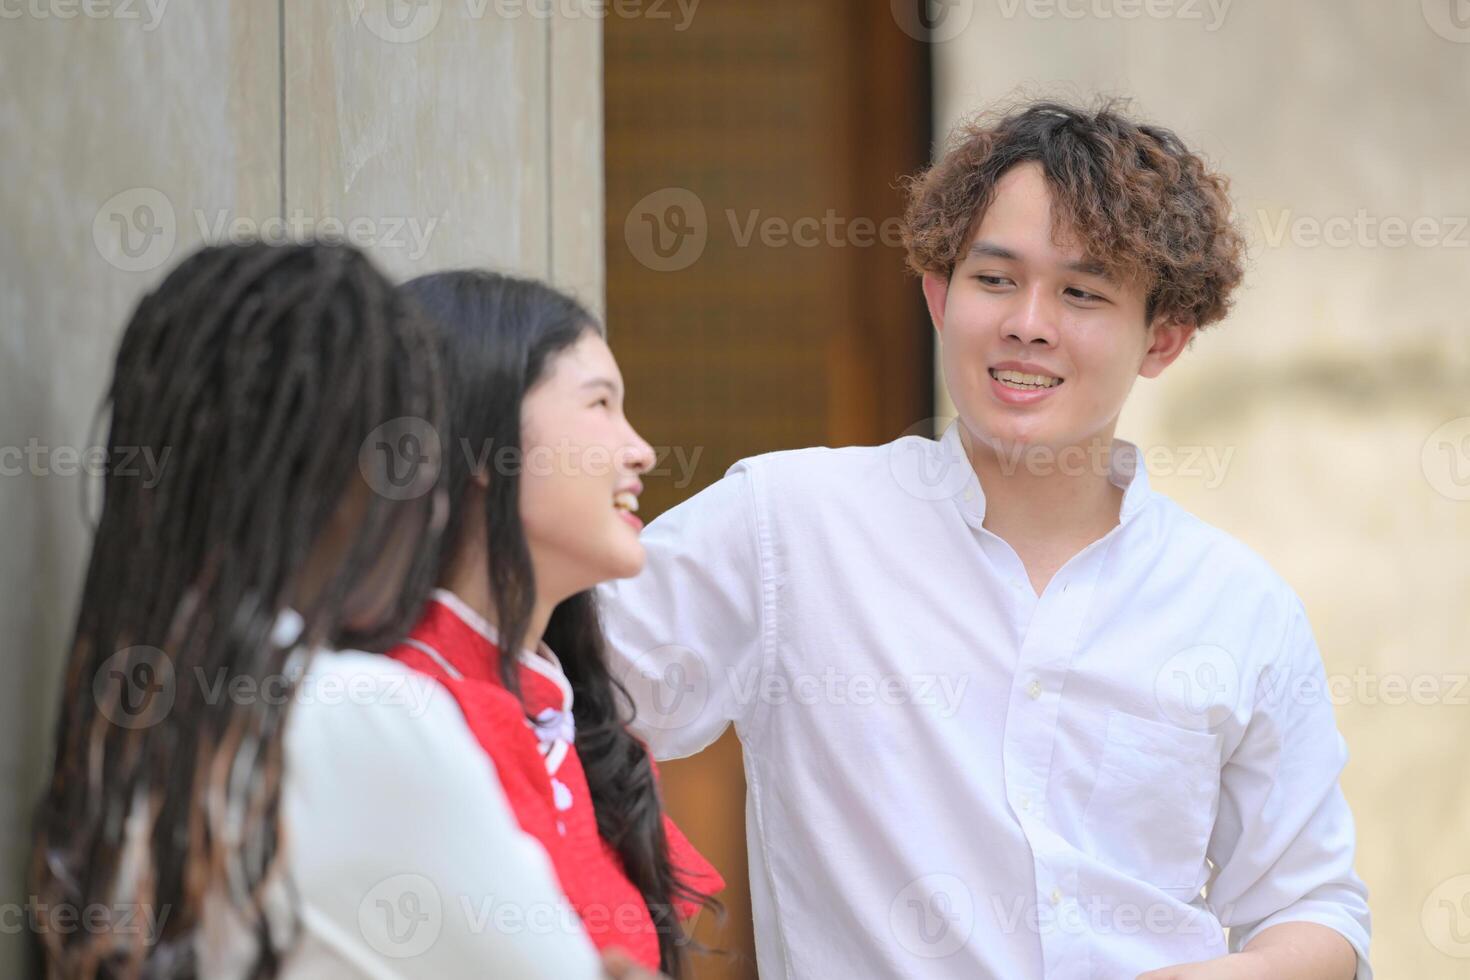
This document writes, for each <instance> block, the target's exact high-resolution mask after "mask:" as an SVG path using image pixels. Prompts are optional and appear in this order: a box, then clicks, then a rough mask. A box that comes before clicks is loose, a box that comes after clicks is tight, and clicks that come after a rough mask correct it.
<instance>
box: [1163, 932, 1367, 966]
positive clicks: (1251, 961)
mask: <svg viewBox="0 0 1470 980" xmlns="http://www.w3.org/2000/svg"><path fill="white" fill-rule="evenodd" d="M1357 970H1358V953H1357V951H1356V950H1355V949H1353V947H1352V944H1351V943H1349V942H1348V941H1347V940H1346V939H1344V938H1343V936H1342V934H1341V933H1339V932H1337V931H1336V930H1335V929H1329V928H1327V927H1326V926H1319V925H1317V924H1316V923H1314V922H1286V923H1282V924H1281V925H1279V926H1272V927H1271V928H1269V929H1267V930H1265V931H1264V932H1262V933H1260V934H1259V935H1257V936H1256V938H1254V939H1252V940H1251V941H1250V943H1249V944H1247V946H1246V947H1245V949H1244V950H1243V951H1241V952H1239V953H1232V954H1230V955H1229V956H1222V957H1220V958H1219V959H1215V960H1207V961H1205V962H1203V963H1186V964H1184V965H1182V966H1171V967H1168V968H1166V969H1163V970H1150V971H1149V972H1148V973H1145V974H1143V975H1142V976H1140V977H1139V978H1138V980H1262V978H1271V980H1352V978H1353V976H1354V974H1356V973H1357Z"/></svg>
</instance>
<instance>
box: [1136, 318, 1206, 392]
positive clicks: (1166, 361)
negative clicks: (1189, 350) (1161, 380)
mask: <svg viewBox="0 0 1470 980" xmlns="http://www.w3.org/2000/svg"><path fill="white" fill-rule="evenodd" d="M1148 329H1149V333H1150V334H1151V335H1152V340H1151V341H1150V343H1149V347H1148V352H1147V353H1146V354H1144V355H1143V363H1142V364H1141V365H1139V367H1138V373H1139V376H1141V377H1144V378H1157V377H1158V376H1159V375H1161V374H1163V373H1164V368H1166V367H1168V366H1169V365H1170V364H1173V363H1174V361H1175V359H1176V358H1178V357H1179V355H1180V354H1183V353H1184V348H1185V347H1186V346H1188V345H1189V338H1191V337H1193V336H1194V331H1195V329H1196V328H1195V325H1194V324H1193V323H1191V322H1189V321H1188V320H1180V319H1177V318H1172V317H1165V316H1160V317H1158V318H1157V319H1155V320H1154V322H1153V324H1152V325H1150V326H1149V328H1148Z"/></svg>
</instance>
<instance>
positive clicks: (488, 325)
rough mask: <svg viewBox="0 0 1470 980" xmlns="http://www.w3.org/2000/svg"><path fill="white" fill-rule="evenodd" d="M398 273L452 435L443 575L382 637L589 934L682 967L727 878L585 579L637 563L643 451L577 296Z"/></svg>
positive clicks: (670, 970) (653, 961)
mask: <svg viewBox="0 0 1470 980" xmlns="http://www.w3.org/2000/svg"><path fill="white" fill-rule="evenodd" d="M403 291H404V292H405V293H406V294H407V295H408V296H409V297H411V298H412V299H413V300H414V301H416V302H417V303H418V304H419V305H420V306H421V307H422V308H423V309H424V310H425V312H426V313H428V314H429V316H430V319H431V320H432V321H433V322H434V323H435V324H436V325H437V326H438V328H439V330H440V333H441V335H442V343H443V354H444V363H445V365H446V374H447V379H446V389H447V391H448V403H449V421H450V430H451V431H452V432H453V433H454V435H455V439H454V443H455V446H454V449H453V450H450V451H447V457H448V459H447V466H448V484H449V501H450V510H449V520H448V525H447V530H446V534H445V541H446V546H445V549H444V554H443V559H442V561H441V564H440V569H439V586H440V587H439V588H438V589H436V590H435V591H434V593H433V595H432V599H431V601H430V603H429V604H428V607H427V610H426V612H425V614H424V617H423V619H422V620H421V621H420V622H419V624H418V625H417V626H416V627H414V629H413V631H412V633H411V634H410V636H409V638H408V639H407V641H406V642H405V643H404V644H403V645H401V646H399V647H397V648H396V649H394V650H392V651H390V653H391V655H392V656H393V657H395V658H397V659H398V660H400V661H402V662H403V663H405V664H408V665H410V666H412V667H414V668H416V669H418V670H421V671H423V672H425V673H427V674H429V675H430V676H432V677H434V678H436V679H438V680H439V681H440V682H442V683H443V684H444V685H445V686H446V687H447V688H448V689H449V691H450V693H451V694H452V695H453V696H454V698H455V699H456V700H457V701H458V702H459V704H460V707H461V708H462V709H463V711H464V715H465V718H466V719H467V721H468V722H469V726H470V729H471V730H472V731H473V732H474V733H475V736H476V738H477V740H478V741H479V743H480V745H481V746H482V747H483V748H484V750H485V752H486V753H488V754H489V756H490V757H491V758H493V759H494V762H495V768H496V771H497V773H498V774H499V776H500V779H501V782H502V784H503V786H504V788H505V791H506V796H507V797H508V799H509V800H510V803H511V806H512V807H513V808H514V810H515V813H516V817H517V819H518V820H519V822H520V825H521V827H522V828H523V829H525V830H526V831H527V832H528V833H530V834H531V835H532V836H534V837H535V838H536V839H537V840H539V841H540V842H541V843H542V845H543V846H545V848H546V850H547V852H548V853H549V854H550V855H551V860H552V864H553V865H554V866H555V868H556V871H557V875H558V877H559V879H560V882H561V885H562V888H563V889H564V890H565V892H566V895H567V897H568V898H569V899H570V900H571V902H572V905H573V906H574V907H575V908H576V910H577V913H578V915H579V916H580V917H581V920H582V922H583V924H584V925H585V927H586V929H587V932H588V934H589V935H590V936H591V937H592V940H593V942H594V943H596V944H597V945H598V947H599V948H601V949H604V950H612V949H617V948H621V949H623V950H625V951H626V952H627V953H628V954H629V955H630V956H631V957H632V958H633V959H634V960H636V961H637V962H639V963H642V964H643V965H644V966H647V967H649V968H654V967H657V968H659V969H661V970H662V971H663V972H664V973H665V974H668V975H669V976H671V977H674V978H679V977H682V976H686V975H687V973H688V970H687V964H686V963H685V956H684V954H685V947H686V946H687V945H688V942H689V940H688V937H687V935H686V933H685V931H684V924H683V923H684V921H685V920H687V919H688V918H689V917H691V916H693V915H694V914H695V912H697V911H698V910H699V909H700V908H701V907H705V906H709V907H715V908H717V907H718V906H717V903H715V902H713V901H712V900H711V899H710V896H711V895H713V894H714V893H715V892H717V891H719V890H720V889H721V888H723V887H724V881H723V879H722V878H721V877H720V875H719V874H718V872H716V871H715V869H714V868H713V867H712V866H711V865H710V864H709V863H708V862H707V861H706V860H705V859H704V858H703V857H701V856H700V855H699V854H698V853H697V852H696V851H695V849H694V848H693V847H692V846H691V845H690V843H689V842H688V840H687V839H686V838H685V837H684V835H683V834H682V833H681V832H680V831H679V829H678V828H677V827H676V826H675V825H674V824H673V822H672V821H670V820H669V819H668V817H667V816H666V814H665V813H664V812H663V807H662V805H661V803H660V798H659V791H658V785H657V776H656V772H655V769H654V766H653V762H652V760H651V759H650V757H649V754H648V751H647V749H646V748H645V747H644V745H643V744H642V743H641V742H639V741H638V740H636V739H635V738H634V737H633V736H632V735H631V734H630V733H629V731H628V728H627V721H628V716H627V713H626V709H627V707H628V704H629V702H628V700H627V694H626V692H625V691H623V690H622V689H621V687H620V685H619V684H618V683H617V682H616V681H615V680H614V679H613V677H612V676H611V674H610V673H609V671H608V668H607V666H606V662H605V660H604V657H603V639H602V630H601V627H600V625H599V622H598V614H597V609H596V605H595V603H594V594H593V592H592V589H593V587H594V586H596V585H597V584H598V583H599V582H602V581H605V580H608V579H612V578H618V577H626V576H630V575H634V574H636V573H637V572H638V570H639V568H640V567H641V566H642V563H643V547H642V545H641V544H640V543H639V539H638V532H639V529H640V527H641V526H642V525H641V524H640V523H639V520H638V518H637V516H636V515H635V513H634V512H635V511H636V510H637V509H638V506H637V505H638V494H639V493H640V492H641V491H642V485H641V483H640V482H639V474H640V473H642V472H644V471H646V470H647V469H648V468H649V467H650V466H651V465H652V460H653V450H652V449H651V448H649V446H648V444H647V443H646V442H644V441H643V439H642V438H641V437H640V436H639V435H638V433H637V432H635V431H634V430H633V427H632V426H631V424H630V423H629V422H628V419H627V418H626V417H625V416H624V414H623V385H622V379H621V377H620V375H619V373H618V367H617V363H616V361H615V360H614V359H613V355H612V352H611V350H609V349H608V345H607V342H606V340H605V339H604V337H603V331H602V328H601V326H600V325H599V324H598V322H597V320H596V319H595V318H594V317H593V316H592V315H591V314H590V313H588V312H587V310H585V309H584V308H583V307H582V306H581V305H580V304H578V303H577V302H576V301H575V300H573V299H571V298H570V297H568V296H565V295H563V294H562V293H560V292H558V291H556V290H554V289H552V288H550V287H548V286H546V285H544V284H541V283H538V282H533V281H528V280H523V279H517V278H513V277H509V276H503V275H497V274H494V273H490V272H482V271H457V272H445V273H438V274H433V275H428V276H422V277H420V278H418V279H415V280H413V281H411V282H409V283H408V284H407V285H406V286H404V287H403ZM507 653H508V655H507Z"/></svg>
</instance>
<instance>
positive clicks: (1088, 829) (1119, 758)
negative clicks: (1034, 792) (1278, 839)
mask: <svg viewBox="0 0 1470 980" xmlns="http://www.w3.org/2000/svg"><path fill="white" fill-rule="evenodd" d="M1220 747H1221V737H1220V736H1219V735H1218V734H1214V733H1209V732H1196V731H1190V730H1188V729H1185V728H1178V727H1175V726H1174V725H1169V724H1165V723H1163V722H1157V721H1150V720H1149V719H1147V718H1139V717H1136V716H1134V715H1129V714H1125V713H1123V712H1121V711H1116V710H1114V711H1109V712H1108V725H1107V740H1106V742H1105V744H1104V746H1103V753H1102V759H1101V761H1100V762H1099V764H1098V771H1097V780H1096V781H1095V782H1094V783H1093V787H1092V794H1091V796H1090V798H1089V799H1088V802H1087V808H1086V811H1085V815H1084V816H1083V819H1082V826H1083V828H1084V832H1085V834H1086V837H1087V847H1086V848H1085V850H1087V851H1088V852H1089V853H1090V854H1091V855H1092V856H1093V857H1095V858H1097V859H1098V860H1099V861H1101V862H1102V863H1103V864H1106V865H1108V866H1109V867H1111V868H1113V869H1115V870H1117V871H1119V872H1121V873H1122V874H1124V875H1127V876H1128V877H1129V878H1132V879H1135V880H1137V881H1140V882H1143V883H1145V884H1148V885H1152V886H1153V887H1155V888H1158V889H1159V890H1161V891H1165V892H1171V893H1174V894H1175V897H1178V898H1182V899H1184V900H1185V901H1188V900H1189V898H1191V897H1192V896H1193V895H1194V894H1196V893H1197V892H1198V891H1199V889H1200V887H1201V886H1202V885H1203V883H1204V879H1205V875H1204V873H1203V871H1204V867H1205V851H1206V849H1207V848H1208V846H1209V842H1210V832H1211V830H1212V829H1213V828H1214V824H1215V810H1216V806H1217V804H1218V802H1219V797H1220Z"/></svg>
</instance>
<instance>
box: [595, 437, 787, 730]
mask: <svg viewBox="0 0 1470 980" xmlns="http://www.w3.org/2000/svg"><path fill="white" fill-rule="evenodd" d="M757 477H758V474H756V473H754V472H753V471H752V469H751V468H750V466H749V464H747V463H743V462H742V463H737V464H735V465H734V466H733V467H731V468H730V470H729V472H728V473H726V474H725V476H724V478H723V479H721V480H719V481H718V482H716V483H715V484H713V485H712V486H709V487H707V488H705V489H704V490H702V491H701V492H699V493H698V494H695V495H694V496H693V497H691V498H690V499H688V500H686V501H684V503H682V504H680V505H679V506H677V507H675V508H673V509H672V510H670V511H668V512H667V513H665V514H663V515H662V516H660V517H659V518H658V519H657V520H655V521H654V522H653V523H652V524H650V525H649V526H648V528H647V530H645V531H644V532H643V537H642V540H643V546H644V548H645V550H646V551H647V553H648V560H647V563H646V564H645V565H644V568H643V571H642V573H640V574H639V575H638V576H636V577H635V578H631V579H622V580H620V581H615V582H608V583H604V584H603V585H602V586H600V587H599V589H598V599H599V606H600V611H601V615H602V621H603V627H604V630H605V632H606V635H607V645H608V659H609V668H610V669H611V671H612V673H613V676H614V677H616V678H618V679H619V680H620V681H622V683H623V685H624V686H625V687H626V688H627V689H628V692H629V694H630V695H631V696H632V698H633V701H634V707H635V709H636V717H635V718H634V721H633V725H632V728H633V731H634V733H635V734H637V735H638V737H639V738H641V739H643V740H644V741H645V742H646V743H647V744H648V746H649V748H650V750H651V751H652V752H653V755H654V758H656V759H677V758H682V757H684V756H687V755H692V754H694V753H695V752H698V751H699V750H700V749H703V748H704V747H705V746H707V745H709V744H710V743H711V742H713V741H714V740H715V739H717V738H719V736H720V734H721V733H722V732H723V731H724V730H725V728H726V727H727V726H729V725H730V724H731V723H732V722H734V723H736V724H737V726H738V725H740V724H742V723H744V722H745V721H747V720H749V717H750V715H751V713H752V712H753V710H754V709H755V707H756V702H757V694H758V692H759V679H760V677H761V674H762V672H763V670H764V667H765V659H764V658H765V656H766V642H765V629H764V628H765V625H766V619H767V614H766V612H765V609H764V602H765V599H766V596H767V583H768V580H769V574H770V573H769V569H768V568H767V565H766V561H765V556H764V555H763V554H762V549H761V544H760V532H759V528H760V520H759V517H758V504H757V499H756V489H755V485H754V484H755V481H756V479H757Z"/></svg>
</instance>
